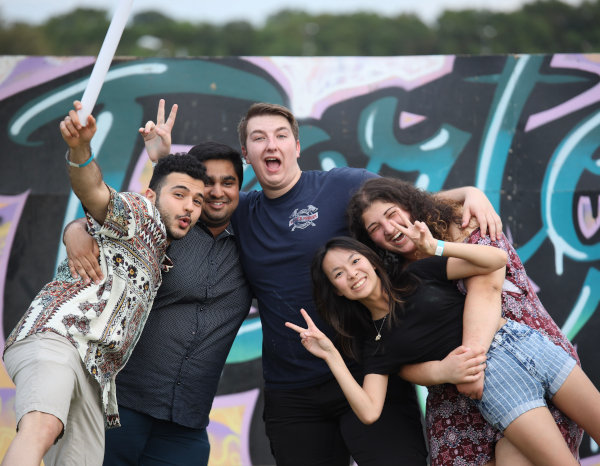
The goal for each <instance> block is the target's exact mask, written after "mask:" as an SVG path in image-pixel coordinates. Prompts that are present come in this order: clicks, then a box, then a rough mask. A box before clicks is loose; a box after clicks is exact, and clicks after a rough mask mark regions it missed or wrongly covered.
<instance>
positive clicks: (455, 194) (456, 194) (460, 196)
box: [435, 186, 477, 203]
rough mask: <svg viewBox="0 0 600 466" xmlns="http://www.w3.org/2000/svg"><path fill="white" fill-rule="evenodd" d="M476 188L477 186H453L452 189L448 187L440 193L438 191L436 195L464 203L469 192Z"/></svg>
mask: <svg viewBox="0 0 600 466" xmlns="http://www.w3.org/2000/svg"><path fill="white" fill-rule="evenodd" d="M476 189H477V188H475V187H473V186H462V187H460V188H452V189H448V190H446V191H440V192H439V193H436V194H435V195H436V196H438V197H440V198H442V199H446V200H449V201H456V202H460V203H463V202H465V199H466V198H467V196H468V194H469V192H472V191H473V190H476Z"/></svg>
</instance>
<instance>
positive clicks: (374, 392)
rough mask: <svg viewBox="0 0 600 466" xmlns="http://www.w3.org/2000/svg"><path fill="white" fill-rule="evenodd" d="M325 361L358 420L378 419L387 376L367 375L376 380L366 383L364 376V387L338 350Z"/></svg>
mask: <svg viewBox="0 0 600 466" xmlns="http://www.w3.org/2000/svg"><path fill="white" fill-rule="evenodd" d="M325 362H326V363H327V365H328V366H329V368H330V369H331V372H332V373H333V375H334V377H335V378H336V380H337V382H338V384H339V385H340V388H341V389H342V391H343V392H344V395H345V396H346V399H347V400H348V403H349V404H350V407H351V408H352V411H354V413H355V414H356V416H357V417H358V418H359V419H360V421H361V422H363V423H364V424H372V423H373V422H375V421H376V420H377V419H379V417H380V416H381V411H382V409H383V402H384V400H385V392H386V390H387V376H373V377H370V375H368V376H367V377H370V378H371V382H372V381H373V380H375V381H376V382H375V383H370V384H368V383H367V378H365V388H363V387H361V386H360V384H359V383H358V382H357V381H356V380H355V379H354V377H353V376H352V374H351V373H350V371H349V370H348V367H347V366H346V363H345V362H344V360H343V358H342V356H341V355H340V354H339V352H337V351H336V352H335V354H332V355H331V357H328V358H327V359H325ZM383 379H385V384H384V380H383ZM382 393H383V396H382Z"/></svg>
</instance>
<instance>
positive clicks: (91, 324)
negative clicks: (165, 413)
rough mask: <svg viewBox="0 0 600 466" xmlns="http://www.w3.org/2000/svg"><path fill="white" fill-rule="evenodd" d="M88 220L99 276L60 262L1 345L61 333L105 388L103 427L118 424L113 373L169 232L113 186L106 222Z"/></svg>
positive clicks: (147, 300) (153, 283)
mask: <svg viewBox="0 0 600 466" xmlns="http://www.w3.org/2000/svg"><path fill="white" fill-rule="evenodd" d="M87 219H88V229H89V231H90V233H91V234H92V236H93V237H94V239H95V240H96V241H97V242H98V246H99V248H100V267H101V268H102V273H103V274H104V277H105V278H104V280H103V281H102V282H101V283H100V284H98V285H97V284H95V283H90V284H87V285H86V284H85V283H84V282H83V281H81V280H74V279H73V278H72V277H71V274H70V273H69V268H68V266H67V262H66V261H65V262H63V263H62V264H61V266H60V268H59V270H58V273H57V276H56V277H55V280H54V281H52V282H50V283H48V284H47V285H46V286H44V288H42V290H41V291H40V292H39V293H38V295H37V296H36V297H35V299H34V300H33V302H32V303H31V306H30V307H29V309H28V310H27V312H26V313H25V315H24V316H23V317H22V318H21V320H20V321H19V323H18V324H17V326H16V327H15V329H14V330H13V331H12V333H11V334H10V336H9V337H8V339H7V341H6V348H9V347H10V346H11V345H12V344H13V343H14V342H16V341H19V340H22V339H23V338H26V337H27V336H29V335H33V334H36V333H40V332H48V331H50V332H54V333H57V334H59V335H61V336H63V337H65V338H66V339H67V340H69V342H71V344H73V346H74V347H75V348H77V351H78V352H79V356H80V357H81V360H82V361H83V364H84V365H85V368H86V369H87V371H88V372H89V373H90V374H91V375H92V376H94V378H95V379H96V381H97V382H98V383H99V384H100V387H101V388H102V404H103V408H104V412H105V415H106V425H107V427H117V426H119V425H120V423H119V415H118V410H117V400H116V390H115V375H116V373H117V372H118V371H119V370H120V369H121V367H123V365H124V364H125V363H126V362H127V359H128V358H129V356H130V354H131V350H132V348H133V346H134V345H135V343H136V341H137V340H138V338H139V336H140V333H141V331H142V327H143V326H144V322H145V321H146V318H147V316H148V312H149V311H150V307H151V306H152V301H153V299H154V296H155V294H156V291H157V290H158V287H159V286H160V283H161V268H162V269H163V270H164V269H165V268H168V267H169V265H170V261H169V260H168V258H166V257H165V250H166V248H167V241H166V240H167V237H166V231H165V227H164V224H163V223H162V221H161V219H160V215H159V213H158V210H156V209H155V207H154V206H153V205H152V203H151V202H150V201H149V200H148V199H146V198H145V197H143V196H141V195H139V194H134V193H117V192H116V191H114V190H113V189H111V190H110V201H109V205H108V211H107V214H106V219H105V221H104V224H103V225H99V224H98V223H97V222H96V221H95V220H94V219H93V218H92V217H91V216H90V215H89V214H88V215H87ZM167 275H168V274H165V276H167Z"/></svg>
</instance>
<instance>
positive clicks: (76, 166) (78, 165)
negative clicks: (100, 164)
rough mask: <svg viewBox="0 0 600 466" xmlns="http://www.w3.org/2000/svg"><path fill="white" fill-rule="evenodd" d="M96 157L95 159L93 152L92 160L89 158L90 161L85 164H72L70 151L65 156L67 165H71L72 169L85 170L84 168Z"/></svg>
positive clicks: (91, 154)
mask: <svg viewBox="0 0 600 466" xmlns="http://www.w3.org/2000/svg"><path fill="white" fill-rule="evenodd" d="M94 157H95V155H94V153H93V152H91V153H90V158H89V159H87V160H86V161H85V162H83V163H75V162H71V161H70V160H69V151H67V153H66V154H65V160H66V161H67V163H68V164H69V165H70V166H71V167H75V168H83V167H85V166H86V165H89V163H90V162H91V161H92V160H94Z"/></svg>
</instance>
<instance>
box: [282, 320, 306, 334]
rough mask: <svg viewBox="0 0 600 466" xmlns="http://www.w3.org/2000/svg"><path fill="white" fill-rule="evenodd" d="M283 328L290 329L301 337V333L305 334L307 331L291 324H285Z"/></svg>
mask: <svg viewBox="0 0 600 466" xmlns="http://www.w3.org/2000/svg"><path fill="white" fill-rule="evenodd" d="M285 326H286V327H287V328H291V329H292V330H295V331H296V332H298V333H299V334H300V335H302V332H305V331H306V330H307V329H305V328H302V327H300V326H299V325H296V324H293V323H291V322H286V323H285Z"/></svg>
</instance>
